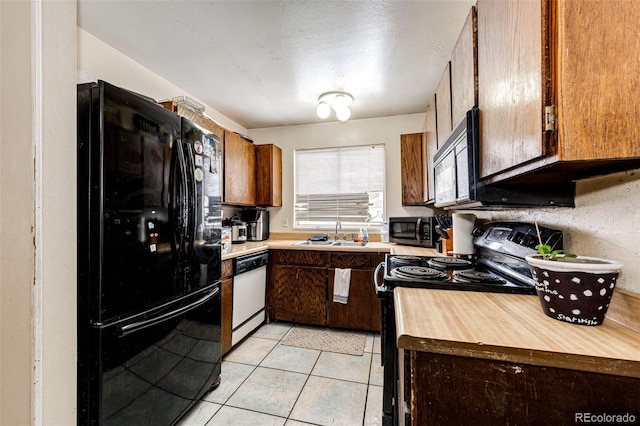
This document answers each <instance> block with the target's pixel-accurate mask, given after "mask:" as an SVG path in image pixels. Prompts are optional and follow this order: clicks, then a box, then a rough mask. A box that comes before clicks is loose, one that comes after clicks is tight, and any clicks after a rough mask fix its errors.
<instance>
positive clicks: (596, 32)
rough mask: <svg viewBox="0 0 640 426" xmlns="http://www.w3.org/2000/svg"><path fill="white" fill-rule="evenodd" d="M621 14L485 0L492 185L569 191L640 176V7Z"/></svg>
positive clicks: (482, 80) (483, 73)
mask: <svg viewBox="0 0 640 426" xmlns="http://www.w3.org/2000/svg"><path fill="white" fill-rule="evenodd" d="M615 5H616V7H611V2H609V1H606V0H594V1H589V2H572V1H558V0H544V1H543V0H537V1H532V0H478V2H477V5H476V7H477V14H478V107H479V108H480V114H481V123H480V128H481V149H480V173H481V177H485V178H487V179H486V180H485V182H486V183H492V182H498V181H500V180H505V179H512V180H513V179H518V180H520V181H522V182H525V181H527V180H528V181H532V182H544V181H554V182H559V181H565V182H566V181H571V180H576V179H581V178H585V177H589V176H594V175H599V174H606V173H611V172H615V171H622V170H629V169H633V168H637V167H640V144H639V143H638V142H637V141H638V140H639V139H640V127H639V126H638V125H637V122H638V117H639V116H640V97H638V96H637V93H638V88H639V85H638V79H637V78H636V76H637V75H638V74H639V73H640V56H638V55H633V54H630V53H629V52H637V51H638V50H639V49H640V38H639V37H630V36H629V34H630V33H631V32H633V31H635V28H636V27H637V22H638V20H640V3H639V2H636V1H620V2H616V3H615ZM603 34H606V36H603ZM546 107H549V108H546ZM547 124H549V130H545V128H546V125H547ZM532 171H536V173H529V172H532Z"/></svg>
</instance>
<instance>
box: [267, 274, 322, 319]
mask: <svg viewBox="0 0 640 426" xmlns="http://www.w3.org/2000/svg"><path fill="white" fill-rule="evenodd" d="M326 274H327V270H326V268H312V267H304V266H287V265H274V266H273V279H272V287H271V295H270V309H271V311H270V318H271V319H275V320H280V321H290V322H297V323H305V324H314V325H326V323H327V320H326V308H325V301H326V292H327V278H326Z"/></svg>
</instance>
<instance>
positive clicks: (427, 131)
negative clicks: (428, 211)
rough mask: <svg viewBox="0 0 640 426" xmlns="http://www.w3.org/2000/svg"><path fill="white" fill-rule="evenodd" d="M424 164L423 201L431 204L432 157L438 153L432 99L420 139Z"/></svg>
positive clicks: (434, 101) (432, 187) (434, 107)
mask: <svg viewBox="0 0 640 426" xmlns="http://www.w3.org/2000/svg"><path fill="white" fill-rule="evenodd" d="M422 143H423V150H422V153H423V155H424V159H423V164H425V174H424V179H425V182H424V184H423V191H424V201H425V202H432V201H433V200H434V199H435V194H436V193H435V189H434V186H433V181H434V179H433V156H434V155H435V154H436V152H437V151H438V134H437V131H436V99H435V96H434V97H432V99H431V102H430V103H429V106H428V107H427V113H426V115H425V120H424V135H423V137H422Z"/></svg>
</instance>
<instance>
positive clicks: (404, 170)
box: [400, 133, 424, 206]
mask: <svg viewBox="0 0 640 426" xmlns="http://www.w3.org/2000/svg"><path fill="white" fill-rule="evenodd" d="M422 159H423V154H422V133H411V134H407V135H400V173H401V182H402V205H403V206H419V205H422V204H423V203H424V193H423V189H422V187H423V184H424V177H423V176H424V174H423V173H424V165H423V162H422V161H423V160H422Z"/></svg>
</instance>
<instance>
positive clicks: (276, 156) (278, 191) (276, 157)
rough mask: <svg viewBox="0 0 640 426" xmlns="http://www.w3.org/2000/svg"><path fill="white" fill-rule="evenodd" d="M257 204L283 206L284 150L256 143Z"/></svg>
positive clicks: (271, 145)
mask: <svg viewBox="0 0 640 426" xmlns="http://www.w3.org/2000/svg"><path fill="white" fill-rule="evenodd" d="M255 147H256V200H255V203H256V206H272V207H280V206H282V150H281V149H280V148H279V147H277V146H276V145H273V144H265V145H256V146H255Z"/></svg>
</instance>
